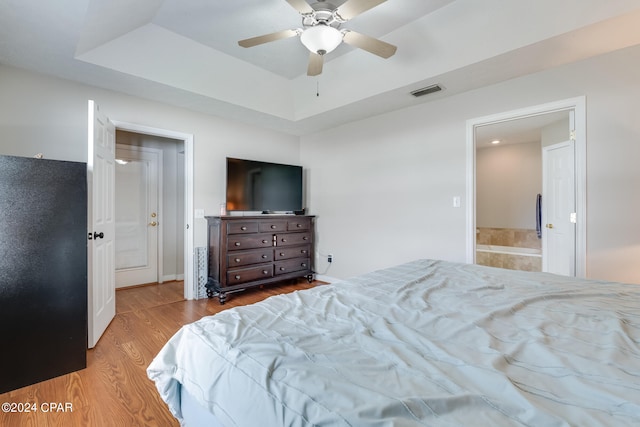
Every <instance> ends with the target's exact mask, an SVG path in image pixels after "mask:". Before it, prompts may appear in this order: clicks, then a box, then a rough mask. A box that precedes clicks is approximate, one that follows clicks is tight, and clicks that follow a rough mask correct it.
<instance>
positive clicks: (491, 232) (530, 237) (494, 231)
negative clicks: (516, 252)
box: [476, 227, 542, 249]
mask: <svg viewBox="0 0 640 427" xmlns="http://www.w3.org/2000/svg"><path fill="white" fill-rule="evenodd" d="M476 244H478V245H495V246H513V247H517V248H531V249H542V240H541V239H538V234H537V233H536V230H527V229H524V228H490V227H477V230H476Z"/></svg>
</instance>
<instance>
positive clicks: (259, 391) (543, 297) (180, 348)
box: [148, 260, 640, 427]
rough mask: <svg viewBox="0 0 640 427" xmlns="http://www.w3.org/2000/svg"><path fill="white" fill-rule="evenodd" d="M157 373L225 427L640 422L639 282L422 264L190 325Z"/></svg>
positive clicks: (153, 374) (175, 395)
mask: <svg viewBox="0 0 640 427" xmlns="http://www.w3.org/2000/svg"><path fill="white" fill-rule="evenodd" d="M148 375H149V377H150V378H151V379H152V380H153V381H155V382H156V386H157V388H158V390H159V392H160V394H161V396H162V398H163V399H164V400H165V401H166V402H167V404H168V405H169V408H170V410H171V411H172V413H173V414H174V415H175V416H176V417H177V418H178V419H181V409H180V398H179V396H180V387H185V388H186V390H187V391H188V392H189V394H190V395H191V396H193V397H194V398H195V399H196V400H197V401H198V402H199V404H200V405H202V406H203V407H205V408H208V410H210V411H211V412H213V413H214V414H215V416H216V417H217V419H219V420H220V421H221V422H222V423H223V424H224V425H225V426H226V427H232V426H240V427H250V426H269V427H270V426H311V425H313V426H396V427H401V426H491V427H495V426H520V425H523V426H545V427H548V426H580V427H587V426H638V425H640V286H638V285H624V284H619V283H609V282H597V281H586V280H579V279H573V278H565V277H560V276H555V275H550V274H540V273H527V272H515V271H509V270H502V269H496V268H491V267H482V266H477V265H467V264H457V263H449V262H443V261H432V260H420V261H415V262H412V263H408V264H404V265H401V266H398V267H394V268H390V269H386V270H381V271H377V272H373V273H370V274H367V275H364V276H360V277H356V278H353V279H350V280H346V281H344V282H340V283H336V284H334V285H326V286H318V287H316V288H314V289H310V290H307V291H300V292H296V293H293V294H288V295H279V296H274V297H271V298H269V299H268V300H266V301H263V302H261V303H258V304H254V305H251V306H245V307H238V308H233V309H228V310H225V311H223V312H221V313H219V314H217V315H215V316H211V317H206V318H203V319H201V320H199V321H197V322H195V323H193V324H190V325H186V326H184V327H183V328H182V329H181V330H180V331H179V332H178V333H176V335H175V336H174V337H173V338H171V340H170V341H169V342H168V343H167V345H166V346H165V347H164V348H163V349H162V350H161V352H160V353H159V354H158V356H157V357H156V358H155V359H154V361H153V362H152V363H151V365H150V366H149V368H148Z"/></svg>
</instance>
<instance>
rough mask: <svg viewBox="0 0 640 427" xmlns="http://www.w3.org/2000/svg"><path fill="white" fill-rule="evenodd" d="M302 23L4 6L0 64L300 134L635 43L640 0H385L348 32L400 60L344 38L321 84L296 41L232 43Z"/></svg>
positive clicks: (240, 11)
mask: <svg viewBox="0 0 640 427" xmlns="http://www.w3.org/2000/svg"><path fill="white" fill-rule="evenodd" d="M308 1H309V2H310V3H311V2H313V1H314V0H308ZM342 3H344V0H336V1H333V2H332V4H334V5H335V6H339V5H340V4H342ZM576 11H579V13H576ZM298 27H301V19H300V15H299V14H298V13H297V12H296V11H295V10H294V9H293V8H292V7H291V6H289V5H288V4H287V3H286V2H285V1H284V0H228V1H221V0H135V1H131V0H56V1H42V0H2V1H0V63H1V64H6V65H10V66H15V67H19V68H26V69H30V70H34V71H37V72H41V73H45V74H50V75H53V76H57V77H61V78H65V79H69V80H74V81H78V82H81V83H86V84H90V85H94V86H98V87H102V88H106V89H111V90H115V91H118V92H123V93H128V94H131V95H135V96H139V97H143V98H148V99H152V100H157V101H161V102H165V103H168V104H172V105H176V106H180V107H184V108H188V109H192V110H195V111H201V112H205V113H208V114H215V115H218V116H221V117H226V118H230V119H234V120H240V121H243V122H247V123H251V124H255V125H257V126H263V127H267V128H271V129H277V130H280V131H284V132H288V133H292V134H296V135H302V134H306V133H310V132H316V131H318V130H321V129H323V128H325V127H333V126H337V125H340V124H342V123H345V122H348V121H352V120H357V119H360V118H364V117H368V116H371V115H374V114H379V113H383V112H386V111H391V110H394V109H398V108H403V107H408V106H411V105H415V104H418V103H422V102H429V100H433V99H440V98H442V97H446V96H451V95H454V94H456V93H460V92H463V91H468V90H471V89H474V88H477V87H481V86H484V85H488V84H493V83H497V82H500V81H503V80H506V79H510V78H514V77H518V76H522V75H525V74H528V73H532V72H537V71H540V70H544V69H547V68H550V67H554V66H558V65H562V64H566V63H570V62H573V61H578V60H581V59H585V58H588V57H591V56H594V55H600V54H603V53H607V52H610V51H613V50H616V49H621V48H625V47H628V46H633V45H637V44H640V2H638V1H637V0H607V1H606V2H603V1H602V0H536V1H535V2H532V1H530V0H509V1H505V0H388V1H386V2H385V3H383V4H381V5H379V6H377V7H375V8H373V9H371V10H369V11H367V12H365V13H363V14H362V15H360V16H358V17H356V18H354V19H353V20H351V21H349V22H347V23H346V24H344V25H343V27H344V28H349V29H353V30H356V31H358V32H361V33H364V34H368V35H370V36H373V37H376V38H379V39H381V40H384V41H386V42H388V43H392V44H395V45H397V46H398V52H397V53H396V55H395V56H392V57H391V58H389V59H386V60H385V59H381V58H379V57H377V56H374V55H371V54H369V53H367V52H364V51H361V50H358V49H354V48H351V47H348V46H346V45H343V46H340V47H339V48H338V49H337V50H336V51H334V52H332V53H330V54H328V55H327V57H326V60H325V67H324V70H323V74H322V75H321V76H319V77H317V78H312V77H308V76H306V64H307V60H308V53H307V52H306V51H305V48H304V47H303V46H302V45H301V44H300V42H299V40H298V38H292V39H287V40H280V41H276V42H273V43H269V44H265V45H261V46H256V47H253V48H249V49H245V48H241V47H239V46H238V45H237V41H238V40H240V39H244V38H249V37H253V36H258V35H262V34H266V33H270V32H274V31H279V30H283V29H292V28H298ZM433 83H439V84H441V85H442V86H443V87H444V88H445V90H444V91H442V92H440V93H438V94H434V95H429V96H426V97H423V98H418V99H416V98H413V97H412V96H410V95H409V92H411V91H412V90H414V89H418V88H420V87H423V86H427V85H429V84H433ZM318 90H319V92H318ZM318 93H319V96H318ZM98 101H99V100H98Z"/></svg>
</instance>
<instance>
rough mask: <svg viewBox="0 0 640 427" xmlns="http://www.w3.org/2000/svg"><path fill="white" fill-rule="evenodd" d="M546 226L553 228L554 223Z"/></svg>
mask: <svg viewBox="0 0 640 427" xmlns="http://www.w3.org/2000/svg"><path fill="white" fill-rule="evenodd" d="M545 227H547V228H553V224H547V225H545Z"/></svg>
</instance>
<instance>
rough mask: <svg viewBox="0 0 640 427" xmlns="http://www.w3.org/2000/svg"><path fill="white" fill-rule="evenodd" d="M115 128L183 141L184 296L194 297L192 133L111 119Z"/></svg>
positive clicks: (187, 297)
mask: <svg viewBox="0 0 640 427" xmlns="http://www.w3.org/2000/svg"><path fill="white" fill-rule="evenodd" d="M112 122H113V123H114V124H115V126H116V129H119V130H124V131H127V132H134V133H141V134H146V135H153V136H160V137H164V138H171V139H177V140H181V141H184V158H185V167H184V169H185V180H184V181H185V182H184V185H185V188H184V194H185V212H184V220H185V224H184V229H185V239H184V297H185V298H186V299H194V298H195V292H194V289H195V288H194V283H195V282H194V280H195V274H194V259H193V251H194V247H193V244H194V243H193V134H188V133H183V132H176V131H172V130H167V129H160V128H155V127H150V126H143V125H139V124H135V123H128V122H123V121H119V120H112Z"/></svg>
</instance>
